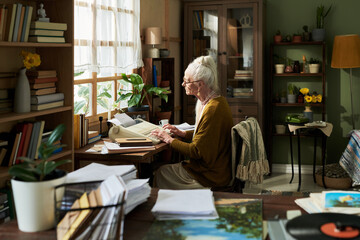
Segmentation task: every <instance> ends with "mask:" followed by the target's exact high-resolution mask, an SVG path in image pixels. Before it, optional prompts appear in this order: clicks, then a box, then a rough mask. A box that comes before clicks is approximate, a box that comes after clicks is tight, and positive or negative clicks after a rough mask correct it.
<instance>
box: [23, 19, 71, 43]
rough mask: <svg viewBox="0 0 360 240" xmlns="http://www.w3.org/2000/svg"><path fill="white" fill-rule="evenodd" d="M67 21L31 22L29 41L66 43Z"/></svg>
mask: <svg viewBox="0 0 360 240" xmlns="http://www.w3.org/2000/svg"><path fill="white" fill-rule="evenodd" d="M66 30H67V24H66V23H54V22H40V21H35V22H31V26H30V33H29V35H30V36H29V41H30V42H38V43H65V37H64V31H66Z"/></svg>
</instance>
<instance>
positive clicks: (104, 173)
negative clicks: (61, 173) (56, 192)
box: [66, 163, 136, 183]
mask: <svg viewBox="0 0 360 240" xmlns="http://www.w3.org/2000/svg"><path fill="white" fill-rule="evenodd" d="M132 171H136V168H135V166H134V165H114V166H107V165H104V164H99V163H91V164H89V165H87V166H85V167H83V168H80V169H78V170H75V171H73V172H70V173H69V174H68V175H67V176H66V183H75V182H90V181H102V180H105V179H106V178H107V177H109V176H111V175H113V174H114V175H117V176H122V175H126V174H128V173H130V172H132Z"/></svg>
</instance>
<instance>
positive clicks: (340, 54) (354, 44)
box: [331, 34, 360, 68]
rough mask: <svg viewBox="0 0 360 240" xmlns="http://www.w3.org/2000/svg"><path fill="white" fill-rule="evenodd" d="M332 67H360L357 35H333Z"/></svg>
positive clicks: (359, 46) (359, 40) (359, 47)
mask: <svg viewBox="0 0 360 240" xmlns="http://www.w3.org/2000/svg"><path fill="white" fill-rule="evenodd" d="M331 67H332V68H358V67H360V37H359V35H356V34H352V35H341V36H335V38H334V46H333V52H332V58H331Z"/></svg>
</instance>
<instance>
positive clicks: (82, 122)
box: [74, 113, 101, 149]
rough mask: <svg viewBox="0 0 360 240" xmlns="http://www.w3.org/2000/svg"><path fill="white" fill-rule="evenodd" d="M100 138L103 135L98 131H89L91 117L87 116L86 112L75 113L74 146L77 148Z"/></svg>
mask: <svg viewBox="0 0 360 240" xmlns="http://www.w3.org/2000/svg"><path fill="white" fill-rule="evenodd" d="M89 134H90V135H89ZM100 138H101V135H100V134H99V133H98V132H97V131H94V132H92V131H89V119H86V118H85V114H82V113H81V114H74V147H75V148H76V149H78V148H81V147H84V146H85V145H87V144H89V143H93V142H95V141H97V140H99V139H100ZM89 141H90V142H89Z"/></svg>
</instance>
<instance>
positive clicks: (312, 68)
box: [309, 58, 320, 73]
mask: <svg viewBox="0 0 360 240" xmlns="http://www.w3.org/2000/svg"><path fill="white" fill-rule="evenodd" d="M319 70H320V60H319V59H316V58H310V61H309V72H310V73H319Z"/></svg>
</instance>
